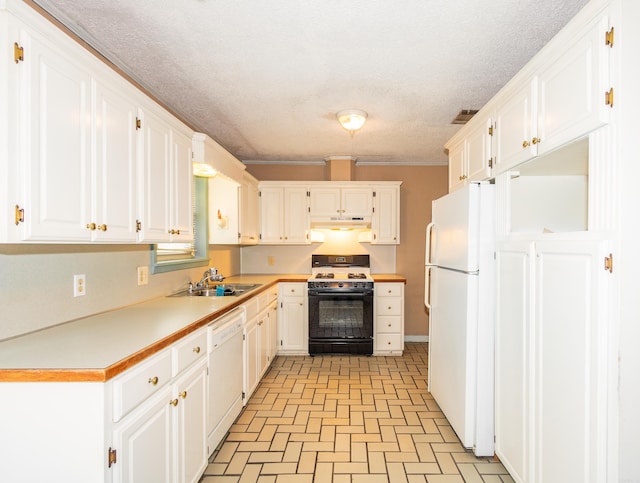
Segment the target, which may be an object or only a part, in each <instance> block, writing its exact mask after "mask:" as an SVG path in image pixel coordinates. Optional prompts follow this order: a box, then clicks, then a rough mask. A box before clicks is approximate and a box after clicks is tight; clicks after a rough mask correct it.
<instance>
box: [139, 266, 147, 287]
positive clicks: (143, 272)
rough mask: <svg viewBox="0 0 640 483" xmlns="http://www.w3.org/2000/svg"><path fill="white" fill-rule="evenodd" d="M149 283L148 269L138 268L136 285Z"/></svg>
mask: <svg viewBox="0 0 640 483" xmlns="http://www.w3.org/2000/svg"><path fill="white" fill-rule="evenodd" d="M148 283H149V267H138V285H147V284H148Z"/></svg>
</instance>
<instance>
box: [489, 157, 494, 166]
mask: <svg viewBox="0 0 640 483" xmlns="http://www.w3.org/2000/svg"><path fill="white" fill-rule="evenodd" d="M489 167H490V168H493V158H489Z"/></svg>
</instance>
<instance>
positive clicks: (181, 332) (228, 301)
mask: <svg viewBox="0 0 640 483" xmlns="http://www.w3.org/2000/svg"><path fill="white" fill-rule="evenodd" d="M308 278H309V275H307V274H278V275H239V276H234V277H229V278H226V279H225V280H224V282H225V283H259V284H262V286H261V287H258V288H257V289H255V290H252V291H250V292H248V293H247V294H243V295H241V296H239V297H167V296H162V297H157V298H154V299H152V300H148V301H146V302H141V303H138V304H135V305H131V306H128V307H123V308H118V309H114V310H110V311H108V312H104V313H101V314H96V315H91V316H89V317H84V318H81V319H78V320H74V321H71V322H67V323H64V324H61V325H57V326H55V327H50V328H47V329H44V330H41V331H38V332H34V333H31V334H27V335H24V336H20V337H16V338H14V339H9V340H5V341H2V342H0V382H2V381H14V382H17V381H25V382H26V381H66V382H69V381H84V382H89V381H93V382H104V381H107V380H109V379H111V378H113V377H114V376H116V375H118V374H119V373H121V372H123V371H125V370H126V369H128V368H129V367H131V366H133V365H135V364H137V363H138V362H140V361H142V360H144V359H146V358H147V357H149V356H150V355H152V354H154V353H156V352H158V351H160V350H162V349H163V348H165V347H168V346H169V345H171V344H173V343H174V342H176V341H177V340H179V339H181V338H183V337H184V336H185V335H187V334H189V333H191V332H193V331H195V330H197V329H199V328H200V327H203V326H205V325H207V324H209V323H211V321H213V320H215V319H217V318H218V317H221V316H222V315H224V314H225V313H227V312H229V311H231V310H232V309H234V308H235V307H237V306H239V305H241V304H243V303H244V302H246V301H247V300H248V299H250V298H252V297H254V296H256V295H258V294H259V293H261V292H263V291H265V290H267V289H268V288H269V287H271V286H272V285H274V284H276V283H280V282H304V281H306V280H307V279H308ZM373 278H374V280H375V281H376V282H401V283H406V279H405V278H404V277H402V276H400V275H394V274H380V275H373Z"/></svg>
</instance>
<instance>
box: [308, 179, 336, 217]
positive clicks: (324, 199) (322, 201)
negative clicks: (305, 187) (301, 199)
mask: <svg viewBox="0 0 640 483" xmlns="http://www.w3.org/2000/svg"><path fill="white" fill-rule="evenodd" d="M309 195H310V197H309V214H310V215H311V217H318V218H331V217H332V216H333V217H335V216H340V215H341V214H342V213H341V211H340V210H341V208H340V203H341V201H340V188H330V187H326V188H320V187H313V186H312V187H311V188H310V189H309Z"/></svg>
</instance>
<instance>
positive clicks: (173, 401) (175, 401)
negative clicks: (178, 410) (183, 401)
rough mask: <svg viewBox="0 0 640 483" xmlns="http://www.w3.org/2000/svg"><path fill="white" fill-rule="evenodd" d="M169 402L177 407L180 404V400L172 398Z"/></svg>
mask: <svg viewBox="0 0 640 483" xmlns="http://www.w3.org/2000/svg"><path fill="white" fill-rule="evenodd" d="M169 404H171V405H172V406H173V407H174V408H175V407H176V406H177V405H178V400H177V399H172V400H171V401H169Z"/></svg>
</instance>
